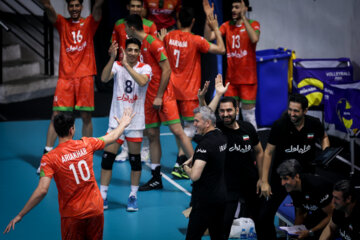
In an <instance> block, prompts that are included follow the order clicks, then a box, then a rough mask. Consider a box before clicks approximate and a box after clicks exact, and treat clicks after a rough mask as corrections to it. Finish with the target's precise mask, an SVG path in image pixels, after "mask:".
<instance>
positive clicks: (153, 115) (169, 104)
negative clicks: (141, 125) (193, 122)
mask: <svg viewBox="0 0 360 240" xmlns="http://www.w3.org/2000/svg"><path fill="white" fill-rule="evenodd" d="M153 102H154V98H151V97H148V96H146V99H145V127H146V128H154V127H159V126H160V125H161V123H162V124H164V125H171V124H174V123H180V117H179V112H178V109H177V105H176V100H175V99H173V98H171V99H169V98H168V99H167V100H165V101H163V103H162V104H163V105H162V107H161V109H160V110H157V109H155V108H153Z"/></svg>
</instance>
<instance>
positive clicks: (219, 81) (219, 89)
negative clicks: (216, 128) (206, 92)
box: [209, 74, 230, 112]
mask: <svg viewBox="0 0 360 240" xmlns="http://www.w3.org/2000/svg"><path fill="white" fill-rule="evenodd" d="M229 84H230V83H227V84H226V86H225V87H224V85H223V78H222V75H221V74H218V75H217V76H216V78H215V90H216V93H215V96H214V98H213V99H212V100H211V102H210V103H209V108H211V110H213V111H214V112H215V111H216V108H217V105H218V104H219V101H220V99H221V97H222V95H224V93H226V91H227V89H228V87H229Z"/></svg>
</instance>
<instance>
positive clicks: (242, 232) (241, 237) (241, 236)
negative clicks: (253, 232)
mask: <svg viewBox="0 0 360 240" xmlns="http://www.w3.org/2000/svg"><path fill="white" fill-rule="evenodd" d="M240 239H247V234H246V230H245V228H242V229H241V233H240Z"/></svg>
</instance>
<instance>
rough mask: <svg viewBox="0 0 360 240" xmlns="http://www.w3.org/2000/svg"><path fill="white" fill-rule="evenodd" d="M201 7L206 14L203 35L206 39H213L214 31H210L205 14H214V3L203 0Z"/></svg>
mask: <svg viewBox="0 0 360 240" xmlns="http://www.w3.org/2000/svg"><path fill="white" fill-rule="evenodd" d="M203 8H204V12H205V16H206V22H205V28H204V37H205V39H206V40H208V41H212V40H214V39H215V33H214V32H213V31H211V28H210V26H209V22H208V19H207V16H209V15H212V14H214V3H212V4H211V6H210V4H209V0H203Z"/></svg>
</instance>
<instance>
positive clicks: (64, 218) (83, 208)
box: [4, 109, 134, 239]
mask: <svg viewBox="0 0 360 240" xmlns="http://www.w3.org/2000/svg"><path fill="white" fill-rule="evenodd" d="M133 116H134V115H133V114H132V110H131V109H127V110H125V111H124V114H123V116H122V118H121V120H119V119H118V118H115V120H116V121H117V123H118V125H117V127H116V128H115V129H114V131H112V132H110V133H109V134H107V135H106V136H103V137H100V138H88V137H83V138H82V139H80V140H73V139H72V138H73V137H74V134H75V125H74V122H75V119H74V117H73V116H72V115H70V114H65V113H59V114H58V115H56V116H55V117H54V127H55V131H56V133H57V134H58V136H59V145H58V146H57V147H56V148H55V149H53V150H52V151H51V152H49V153H47V154H45V155H43V157H42V159H41V170H40V180H39V185H38V186H37V188H36V189H35V191H34V192H33V194H32V195H31V197H30V199H29V200H28V202H27V203H26V204H25V206H24V208H23V209H22V210H21V211H20V212H19V213H18V215H17V216H16V217H15V218H14V219H13V220H11V221H10V223H9V224H8V226H7V227H6V229H5V231H4V233H7V232H9V231H10V230H11V228H13V229H14V228H15V224H16V223H17V222H20V221H21V220H22V218H23V217H24V216H25V215H26V214H27V213H28V212H29V211H30V210H31V209H33V208H34V207H35V206H36V205H37V204H39V203H40V202H41V200H42V199H43V198H44V197H45V196H46V194H47V192H48V189H49V186H50V182H51V178H53V177H54V180H55V183H56V186H57V188H58V199H59V211H60V216H61V236H62V239H102V236H103V227H104V214H103V212H104V210H103V200H102V198H101V194H100V191H99V188H98V186H97V184H96V179H95V176H94V170H93V154H94V152H95V151H97V150H100V149H103V148H104V146H105V145H107V144H110V143H112V142H114V141H115V140H116V139H118V138H119V136H120V135H121V134H122V133H123V132H124V130H125V128H126V126H128V125H129V124H130V122H131V119H132V118H133Z"/></svg>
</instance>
